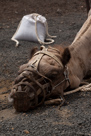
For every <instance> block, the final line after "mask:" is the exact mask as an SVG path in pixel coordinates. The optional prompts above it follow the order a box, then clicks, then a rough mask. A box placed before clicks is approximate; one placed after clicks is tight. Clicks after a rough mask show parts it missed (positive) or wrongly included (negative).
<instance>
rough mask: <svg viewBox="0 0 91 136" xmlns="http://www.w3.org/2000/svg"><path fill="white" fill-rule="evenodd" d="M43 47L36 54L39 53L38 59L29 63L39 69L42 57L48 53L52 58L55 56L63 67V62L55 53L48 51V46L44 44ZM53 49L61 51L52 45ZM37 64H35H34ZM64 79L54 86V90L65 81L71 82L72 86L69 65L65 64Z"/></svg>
mask: <svg viewBox="0 0 91 136" xmlns="http://www.w3.org/2000/svg"><path fill="white" fill-rule="evenodd" d="M41 47H42V50H41V51H38V52H36V53H35V54H34V56H36V55H38V57H37V59H36V60H35V61H34V62H33V64H32V65H29V66H31V67H35V66H36V70H38V66H39V63H40V61H41V59H42V57H43V56H44V55H47V56H50V57H51V58H53V59H54V60H55V61H56V62H57V63H58V64H59V65H60V66H61V68H62V67H63V65H62V63H61V62H60V60H59V59H58V58H57V57H56V56H55V55H54V54H53V53H50V52H48V48H45V47H44V46H41ZM50 48H51V49H52V50H56V51H57V52H59V51H58V50H57V49H55V48H52V47H50ZM34 65H35V66H34ZM63 74H64V79H63V80H62V81H61V82H59V83H58V84H57V85H55V86H54V87H52V90H54V89H56V87H58V86H59V85H60V84H62V83H63V82H65V81H68V83H69V86H70V80H69V72H68V67H67V66H65V71H64V73H63Z"/></svg>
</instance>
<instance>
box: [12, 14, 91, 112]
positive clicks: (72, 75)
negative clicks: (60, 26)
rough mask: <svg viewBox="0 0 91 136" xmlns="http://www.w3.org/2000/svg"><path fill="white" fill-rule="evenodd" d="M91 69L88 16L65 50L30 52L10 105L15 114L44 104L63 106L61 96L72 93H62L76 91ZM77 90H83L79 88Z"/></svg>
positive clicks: (89, 19) (17, 80) (90, 34)
mask: <svg viewBox="0 0 91 136" xmlns="http://www.w3.org/2000/svg"><path fill="white" fill-rule="evenodd" d="M90 69H91V16H89V17H88V18H87V20H86V21H85V23H84V24H83V26H82V27H81V29H80V31H79V32H78V33H77V35H76V37H75V39H74V41H73V42H72V44H71V45H69V46H68V47H66V48H65V47H62V46H54V47H51V46H49V47H48V48H45V47H44V46H41V48H40V50H39V51H37V48H34V49H32V51H31V59H30V60H29V62H28V63H27V64H24V65H22V66H21V67H20V70H19V75H18V77H17V78H16V79H15V82H14V85H13V88H12V90H11V93H10V95H9V101H12V102H13V105H14V107H15V109H16V110H17V111H27V110H29V109H33V108H35V107H37V106H39V105H41V104H43V103H45V104H54V103H56V104H58V103H60V102H62V103H61V105H62V104H63V103H64V102H65V99H64V95H67V94H69V93H72V91H71V92H69V91H68V92H65V90H66V89H67V88H70V89H74V88H78V87H79V85H80V84H81V82H82V81H83V78H84V77H85V76H86V75H87V73H88V72H89V70H90ZM85 86H86V85H85ZM90 86H91V85H90ZM80 90H84V88H83V87H80ZM76 91H77V90H73V92H76Z"/></svg>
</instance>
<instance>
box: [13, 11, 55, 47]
mask: <svg viewBox="0 0 91 136" xmlns="http://www.w3.org/2000/svg"><path fill="white" fill-rule="evenodd" d="M46 37H51V38H55V37H56V36H51V35H49V33H48V25H47V20H46V18H45V17H43V16H42V15H39V14H37V13H33V14H29V15H25V16H24V17H23V18H22V20H21V21H20V23H19V25H18V28H17V30H16V32H15V34H14V35H13V37H12V38H11V40H13V41H15V42H16V46H18V45H19V41H21V40H25V41H31V42H39V43H40V44H51V43H53V42H54V40H53V39H46ZM45 40H46V41H47V42H45Z"/></svg>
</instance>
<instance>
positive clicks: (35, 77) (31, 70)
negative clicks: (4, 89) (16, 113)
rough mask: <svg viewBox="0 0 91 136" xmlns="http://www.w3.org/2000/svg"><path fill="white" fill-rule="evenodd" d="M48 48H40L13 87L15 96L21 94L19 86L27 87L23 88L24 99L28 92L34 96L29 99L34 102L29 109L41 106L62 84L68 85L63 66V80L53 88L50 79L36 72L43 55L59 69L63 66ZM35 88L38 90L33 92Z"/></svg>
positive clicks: (67, 75) (67, 74)
mask: <svg viewBox="0 0 91 136" xmlns="http://www.w3.org/2000/svg"><path fill="white" fill-rule="evenodd" d="M49 48H50V49H52V50H54V51H57V52H58V53H60V52H59V50H57V49H55V48H52V47H49ZM49 48H45V47H44V46H42V47H41V49H42V50H40V51H38V52H36V53H35V54H34V56H36V55H37V57H36V59H35V60H34V61H33V63H31V61H30V63H29V64H28V66H27V68H25V69H24V70H23V71H21V73H20V75H19V77H21V78H19V77H18V78H16V80H15V83H14V86H13V89H16V90H17V95H18V93H19V94H20V92H21V88H20V86H21V85H23V86H28V88H26V87H25V88H23V89H25V90H24V92H26V93H27V95H26V97H29V93H30V92H33V93H34V96H33V97H32V98H29V99H30V100H33V99H34V101H35V103H34V106H31V107H30V108H35V107H37V106H39V105H41V104H42V103H43V102H44V100H45V99H46V98H48V97H49V96H50V95H51V94H52V91H53V90H55V89H56V88H57V87H58V86H59V85H61V84H62V83H63V82H66V81H67V82H68V83H69V85H70V80H69V73H68V67H67V66H65V70H64V73H63V74H64V79H63V80H62V81H60V82H59V83H57V84H56V85H55V86H53V84H52V80H51V79H49V78H48V77H46V76H44V75H42V74H41V73H40V72H39V71H38V67H39V64H40V61H41V59H42V58H43V56H44V55H47V56H50V57H51V58H53V59H54V60H55V61H56V62H57V63H58V64H59V65H60V67H61V68H63V65H62V63H61V62H60V60H59V59H58V57H56V56H55V55H54V54H53V53H51V52H49V51H48V49H49ZM19 80H20V81H19ZM27 80H28V81H27ZM35 86H37V88H38V90H37V91H36V90H35ZM30 89H31V90H30ZM40 94H41V95H40ZM39 96H42V98H41V100H40V101H39V99H38V97H39Z"/></svg>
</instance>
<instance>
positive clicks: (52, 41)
mask: <svg viewBox="0 0 91 136" xmlns="http://www.w3.org/2000/svg"><path fill="white" fill-rule="evenodd" d="M34 15H35V16H36V18H35V31H36V36H37V39H38V42H39V43H40V44H51V43H54V40H53V39H46V41H49V42H43V41H41V40H40V39H39V36H38V32H37V22H41V21H38V20H37V17H38V15H39V14H36V13H35V14H34ZM44 25H45V28H46V34H47V36H48V37H50V38H56V37H57V36H51V35H50V34H49V33H48V24H47V22H46V23H45V24H44Z"/></svg>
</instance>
